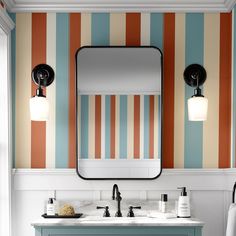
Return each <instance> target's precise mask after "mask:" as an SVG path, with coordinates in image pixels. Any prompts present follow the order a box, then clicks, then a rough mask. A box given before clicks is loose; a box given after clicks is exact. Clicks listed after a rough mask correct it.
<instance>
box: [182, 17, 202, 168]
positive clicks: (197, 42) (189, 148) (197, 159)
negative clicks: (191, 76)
mask: <svg viewBox="0 0 236 236" xmlns="http://www.w3.org/2000/svg"><path fill="white" fill-rule="evenodd" d="M203 50H204V14H202V13H189V14H186V48H185V65H186V66H188V65H190V64H192V63H198V64H201V65H203V58H204V55H203V52H204V51H203ZM192 95H193V88H192V87H190V86H188V85H186V84H185V132H184V134H185V136H184V143H185V145H184V166H185V168H202V156H203V153H202V152H203V122H199V121H189V120H188V106H187V101H188V99H189V98H190V97H191V96H192Z"/></svg>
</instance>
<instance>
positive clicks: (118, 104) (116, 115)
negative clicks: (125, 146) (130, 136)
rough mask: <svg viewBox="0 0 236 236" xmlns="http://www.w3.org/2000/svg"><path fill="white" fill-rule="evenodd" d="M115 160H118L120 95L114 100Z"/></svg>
mask: <svg viewBox="0 0 236 236" xmlns="http://www.w3.org/2000/svg"><path fill="white" fill-rule="evenodd" d="M115 158H116V159H119V158H120V95H117V96H116V99H115Z"/></svg>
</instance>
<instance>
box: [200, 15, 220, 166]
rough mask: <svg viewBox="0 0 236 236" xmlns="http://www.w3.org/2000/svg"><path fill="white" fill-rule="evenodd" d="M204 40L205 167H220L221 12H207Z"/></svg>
mask: <svg viewBox="0 0 236 236" xmlns="http://www.w3.org/2000/svg"><path fill="white" fill-rule="evenodd" d="M204 42H205V43H204V62H205V63H204V64H205V68H206V70H207V80H206V82H205V83H204V92H203V93H204V95H205V97H206V98H208V117H207V121H205V122H203V168H218V142H219V140H218V138H219V116H218V114H219V70H217V68H219V49H220V14H205V16H204Z"/></svg>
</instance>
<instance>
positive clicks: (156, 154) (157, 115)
mask: <svg viewBox="0 0 236 236" xmlns="http://www.w3.org/2000/svg"><path fill="white" fill-rule="evenodd" d="M158 106H159V100H158V95H155V96H154V159H157V158H158V142H159V140H158V131H159V127H158V124H159V120H158V118H159V114H158Z"/></svg>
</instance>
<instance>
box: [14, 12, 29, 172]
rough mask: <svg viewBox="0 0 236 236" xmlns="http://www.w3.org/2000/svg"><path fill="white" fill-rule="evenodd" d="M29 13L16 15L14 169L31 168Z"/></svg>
mask: <svg viewBox="0 0 236 236" xmlns="http://www.w3.org/2000/svg"><path fill="white" fill-rule="evenodd" d="M31 24H32V22H31V13H24V14H22V13H21V14H16V101H15V102H16V168H30V166H31V121H30V111H29V99H30V97H31V41H32V40H31V28H32V27H31Z"/></svg>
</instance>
